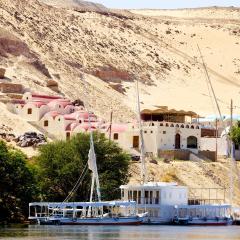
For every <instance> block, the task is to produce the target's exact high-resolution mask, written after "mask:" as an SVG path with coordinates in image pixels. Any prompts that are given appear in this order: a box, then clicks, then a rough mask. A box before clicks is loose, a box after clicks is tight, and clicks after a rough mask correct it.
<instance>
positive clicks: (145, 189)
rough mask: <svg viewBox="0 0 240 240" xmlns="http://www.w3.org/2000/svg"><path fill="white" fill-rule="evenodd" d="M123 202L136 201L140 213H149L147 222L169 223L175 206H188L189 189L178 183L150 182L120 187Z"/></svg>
mask: <svg viewBox="0 0 240 240" xmlns="http://www.w3.org/2000/svg"><path fill="white" fill-rule="evenodd" d="M120 189H121V195H122V201H136V203H137V211H138V213H144V212H148V217H147V219H146V221H147V222H151V223H154V222H156V223H159V222H162V223H168V222H171V221H172V218H173V217H174V206H176V205H187V204H188V188H187V187H185V186H178V185H177V183H166V182H149V183H144V184H134V185H123V186H121V187H120Z"/></svg>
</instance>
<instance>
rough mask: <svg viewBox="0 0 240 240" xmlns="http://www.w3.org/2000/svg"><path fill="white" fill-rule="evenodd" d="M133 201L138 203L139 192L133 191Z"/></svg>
mask: <svg viewBox="0 0 240 240" xmlns="http://www.w3.org/2000/svg"><path fill="white" fill-rule="evenodd" d="M133 201H137V191H133Z"/></svg>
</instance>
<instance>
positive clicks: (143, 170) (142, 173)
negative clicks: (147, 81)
mask: <svg viewBox="0 0 240 240" xmlns="http://www.w3.org/2000/svg"><path fill="white" fill-rule="evenodd" d="M137 108H138V122H139V134H140V142H141V146H140V151H141V156H140V159H141V181H142V183H145V182H146V163H145V152H144V139H143V129H142V119H141V107H140V97H139V86H138V80H137Z"/></svg>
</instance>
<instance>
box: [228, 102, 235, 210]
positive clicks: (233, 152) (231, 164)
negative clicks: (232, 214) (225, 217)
mask: <svg viewBox="0 0 240 240" xmlns="http://www.w3.org/2000/svg"><path fill="white" fill-rule="evenodd" d="M230 115H231V120H230V131H231V130H232V127H233V100H232V99H231V104H230ZM230 143H231V159H230V184H229V188H230V189H229V191H230V205H231V206H232V204H233V188H234V178H233V162H234V160H235V145H234V142H233V141H232V140H230Z"/></svg>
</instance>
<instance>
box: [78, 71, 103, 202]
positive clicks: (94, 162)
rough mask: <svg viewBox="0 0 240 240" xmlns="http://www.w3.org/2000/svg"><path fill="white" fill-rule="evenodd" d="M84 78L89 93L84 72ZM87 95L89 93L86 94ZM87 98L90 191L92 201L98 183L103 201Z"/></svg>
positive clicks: (98, 191)
mask: <svg viewBox="0 0 240 240" xmlns="http://www.w3.org/2000/svg"><path fill="white" fill-rule="evenodd" d="M82 79H83V82H84V88H85V94H86V93H87V91H86V90H87V89H86V79H85V75H84V73H83V75H82ZM86 96H87V94H86ZM85 99H86V104H85V106H86V108H87V113H88V125H89V130H90V149H89V153H88V167H89V169H90V170H91V171H92V183H91V192H90V202H92V200H93V191H94V185H95V183H96V190H97V196H98V201H101V192H100V183H99V176H98V169H97V160H96V154H95V149H94V142H93V133H92V129H91V121H90V110H89V103H88V100H87V97H86V98H85Z"/></svg>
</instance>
